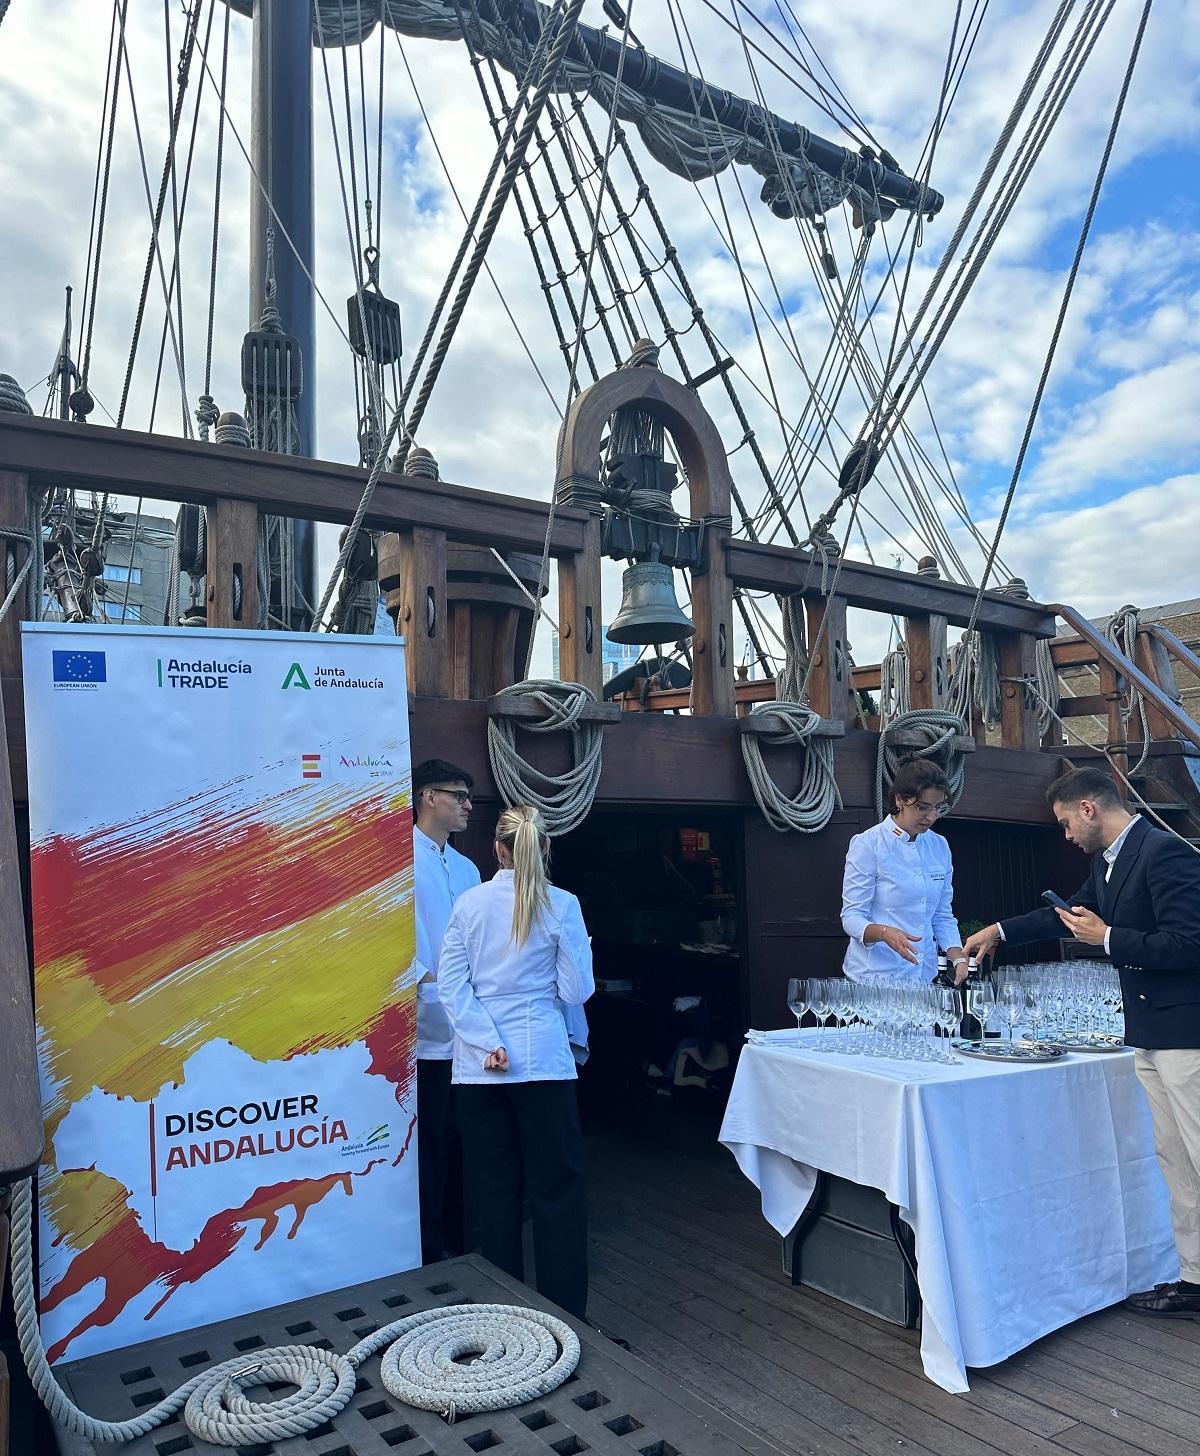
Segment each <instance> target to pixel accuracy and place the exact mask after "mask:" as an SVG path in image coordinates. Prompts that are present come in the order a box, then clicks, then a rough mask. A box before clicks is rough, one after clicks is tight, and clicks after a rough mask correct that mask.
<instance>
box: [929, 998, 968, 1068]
mask: <svg viewBox="0 0 1200 1456" xmlns="http://www.w3.org/2000/svg"><path fill="white" fill-rule="evenodd" d="M935 989H936V991H937V1008H936V1013H935V1014H936V1017H937V1024H938V1026H940V1027H941V1029H942V1031H943V1032H944V1033H945V1036H946V1040H947V1042H949V1040H950V1038H951V1037H952V1036H953V1035H954V1033H955V1031H956V1030H957V1028H958V1024H959V1022H960V1021H961V1020H962V1003H961V1001H960V1000H959V993H958V990H957V988H956V987H953V986H938V987H936V988H935ZM941 1060H942V1061H943V1062H954V1061H956V1060H957V1058H956V1057H955V1056H954V1053H953V1052H951V1051H950V1049H949V1047H948V1046H947V1047H946V1048H945V1050H944V1051H943V1053H942V1057H941Z"/></svg>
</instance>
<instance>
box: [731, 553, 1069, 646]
mask: <svg viewBox="0 0 1200 1456" xmlns="http://www.w3.org/2000/svg"><path fill="white" fill-rule="evenodd" d="M726 563H727V566H728V570H729V575H730V577H731V578H732V580H733V582H734V584H735V585H736V586H742V587H748V588H749V589H750V590H752V591H769V592H775V593H778V594H780V595H783V596H790V595H792V594H793V593H795V592H802V593H803V594H804V595H805V596H806V597H808V598H819V597H820V582H821V572H820V569H819V566H815V567H814V565H813V560H812V557H811V556H810V555H809V554H808V553H807V552H804V551H798V550H796V549H795V547H792V546H763V545H761V544H758V543H753V542H749V541H730V543H729V545H728V547H727V548H726ZM837 589H838V593H839V595H840V596H843V597H845V599H846V601H847V602H848V603H849V604H850V606H852V607H862V608H864V609H865V610H867V611H872V612H889V613H900V614H903V615H905V616H907V615H908V614H909V613H912V612H937V613H940V614H941V615H942V616H943V617H945V618H946V620H947V621H949V622H953V623H954V624H955V625H956V626H959V627H965V626H966V625H967V624H968V623H969V621H970V620H971V608H972V606H973V605H974V602H975V588H974V587H973V586H961V585H959V583H957V582H953V581H939V580H937V579H936V578H934V577H928V576H917V575H916V574H915V573H914V572H907V571H890V570H888V569H887V568H886V567H883V566H871V565H869V564H867V563H866V562H862V561H844V562H843V563H842V567H841V571H840V573H839V575H838V582H837ZM976 625H977V626H980V627H991V628H996V629H999V630H1003V631H1009V632H1032V633H1033V635H1034V636H1035V637H1053V636H1054V630H1055V628H1054V618H1053V616H1052V615H1051V614H1050V613H1049V611H1048V610H1047V608H1045V607H1043V606H1041V605H1040V604H1039V603H1037V602H1028V601H1023V600H1022V599H1021V598H1019V597H1008V596H1003V595H1001V594H1000V593H997V592H984V594H983V601H982V602H981V603H980V607H979V617H978V621H977V623H976Z"/></svg>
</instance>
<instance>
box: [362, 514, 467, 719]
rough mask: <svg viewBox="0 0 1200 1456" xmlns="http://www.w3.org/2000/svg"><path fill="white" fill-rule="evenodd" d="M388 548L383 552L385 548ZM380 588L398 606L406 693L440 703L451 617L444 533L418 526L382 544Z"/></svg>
mask: <svg viewBox="0 0 1200 1456" xmlns="http://www.w3.org/2000/svg"><path fill="white" fill-rule="evenodd" d="M385 547H386V549H385ZM379 584H380V586H381V587H383V588H384V590H385V591H386V592H387V593H388V602H389V606H390V604H391V602H392V601H393V600H395V602H396V615H395V619H394V620H395V623H396V631H397V632H398V633H399V634H400V635H401V636H402V637H403V638H404V663H405V670H406V671H407V674H408V690H409V692H410V693H417V694H419V695H421V696H423V697H431V698H444V697H447V696H448V695H449V693H450V690H451V657H450V616H449V608H448V607H447V604H446V533H445V532H444V531H430V530H427V529H426V528H425V527H417V528H416V529H415V530H412V531H400V532H398V533H397V534H396V535H394V536H391V535H389V536H385V537H384V538H383V540H382V541H381V542H380V553H379Z"/></svg>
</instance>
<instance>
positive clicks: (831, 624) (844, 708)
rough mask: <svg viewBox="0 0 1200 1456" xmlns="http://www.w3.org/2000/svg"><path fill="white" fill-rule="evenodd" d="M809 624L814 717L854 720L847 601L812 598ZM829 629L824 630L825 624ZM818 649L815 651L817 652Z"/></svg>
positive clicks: (808, 606)
mask: <svg viewBox="0 0 1200 1456" xmlns="http://www.w3.org/2000/svg"><path fill="white" fill-rule="evenodd" d="M804 612H805V616H806V618H807V624H808V634H807V635H808V641H809V651H810V652H811V653H812V656H811V657H810V658H809V664H810V667H809V675H808V702H809V706H810V707H811V708H812V710H813V712H814V713H817V714H819V715H820V716H821V717H822V718H832V719H833V720H834V721H835V722H845V721H846V720H847V719H848V718H852V717H853V714H852V712H851V702H850V693H851V686H850V657H849V653H848V652H847V651H846V599H845V598H844V597H808V598H806V599H805V602H804ZM822 620H824V623H825V626H824V628H823V629H822V626H821V623H822ZM814 647H815V650H814Z"/></svg>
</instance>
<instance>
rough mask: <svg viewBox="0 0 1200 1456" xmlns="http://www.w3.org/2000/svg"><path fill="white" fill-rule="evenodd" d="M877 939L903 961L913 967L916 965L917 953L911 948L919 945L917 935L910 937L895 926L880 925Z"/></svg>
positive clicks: (919, 941) (919, 939)
mask: <svg viewBox="0 0 1200 1456" xmlns="http://www.w3.org/2000/svg"><path fill="white" fill-rule="evenodd" d="M879 939H880V940H881V941H882V942H883V943H884V945H886V946H890V947H891V949H892V950H894V951H895V952H896V954H897V955H898V956H901V957H903V959H904V960H906V961H910V962H911V963H912V964H913V965H914V966H915V965H916V964H917V953H916V951H914V950H913V946H914V945H920V944H921V937H920V936H919V935H910V934H909V933H908V931H907V930H900V929H899V928H898V927H897V926H895V925H881V926H880V927H879Z"/></svg>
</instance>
